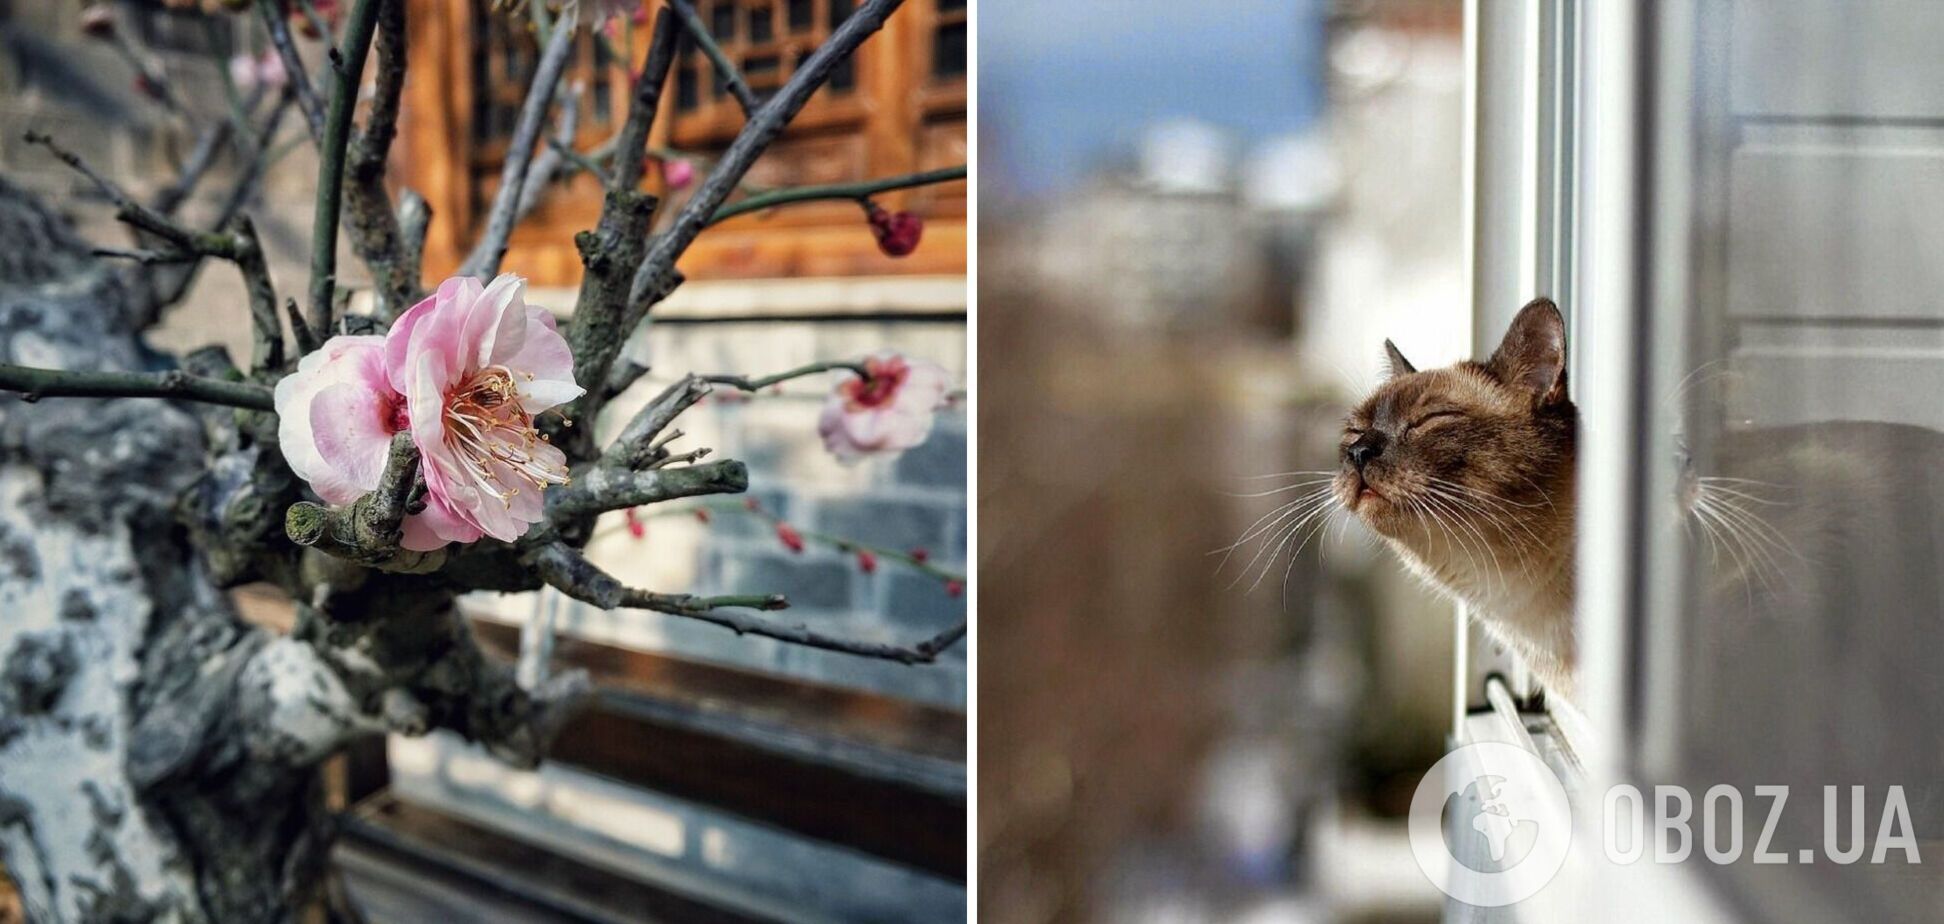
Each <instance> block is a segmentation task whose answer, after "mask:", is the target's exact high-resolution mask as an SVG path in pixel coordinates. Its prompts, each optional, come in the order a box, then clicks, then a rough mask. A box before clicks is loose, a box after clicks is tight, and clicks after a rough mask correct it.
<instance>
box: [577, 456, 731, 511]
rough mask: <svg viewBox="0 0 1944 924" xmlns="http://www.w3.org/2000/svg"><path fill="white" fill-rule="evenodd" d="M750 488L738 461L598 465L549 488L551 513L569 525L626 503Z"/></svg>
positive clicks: (659, 501)
mask: <svg viewBox="0 0 1944 924" xmlns="http://www.w3.org/2000/svg"><path fill="white" fill-rule="evenodd" d="M747 490H749V469H748V468H747V467H746V466H744V465H743V464H742V463H741V462H737V461H735V460H734V459H723V460H722V461H719V462H708V463H704V464H701V465H688V466H683V467H681V468H661V469H655V470H653V471H645V472H637V471H629V470H627V469H623V468H615V467H612V466H606V465H596V466H594V467H593V468H591V469H588V470H587V471H586V472H585V473H583V474H581V475H579V476H578V477H576V478H575V479H574V482H573V484H570V485H563V486H561V487H557V488H553V489H550V490H549V491H548V492H547V516H548V518H549V519H551V520H552V521H553V522H554V523H557V524H558V523H566V522H569V521H572V520H576V519H579V518H581V517H584V516H590V515H593V514H597V513H605V512H607V511H609V510H620V509H622V508H624V507H639V506H641V505H643V504H658V503H661V502H663V501H670V500H674V499H676V498H680V497H700V496H702V495H706V494H741V493H742V492H744V491H747Z"/></svg>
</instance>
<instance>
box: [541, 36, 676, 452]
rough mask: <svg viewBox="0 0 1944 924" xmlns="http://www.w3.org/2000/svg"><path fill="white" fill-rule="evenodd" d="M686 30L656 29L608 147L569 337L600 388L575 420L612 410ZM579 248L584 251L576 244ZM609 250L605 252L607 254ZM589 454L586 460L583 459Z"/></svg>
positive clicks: (572, 410) (581, 404) (579, 365)
mask: <svg viewBox="0 0 1944 924" xmlns="http://www.w3.org/2000/svg"><path fill="white" fill-rule="evenodd" d="M680 37H681V26H679V25H677V24H676V22H675V17H673V16H657V17H655V29H654V34H653V36H652V37H651V38H650V39H649V42H648V51H647V53H646V57H644V58H643V59H642V64H641V69H640V70H639V71H637V72H636V73H635V80H634V94H633V96H632V97H630V99H629V102H628V116H627V118H626V119H624V120H623V121H622V123H621V129H620V131H618V132H616V133H615V134H614V137H613V138H611V139H609V141H610V144H609V145H607V147H608V148H609V150H610V151H611V152H612V155H611V156H610V157H609V159H608V173H607V177H606V183H607V195H606V196H604V197H603V199H602V204H601V217H600V220H599V221H598V222H597V223H596V224H595V231H594V234H593V236H592V238H591V239H587V240H585V241H584V244H585V246H583V247H582V250H581V253H582V262H583V263H584V264H585V265H586V267H587V273H586V274H585V275H584V276H583V278H582V280H581V289H580V295H579V296H578V297H577V298H576V299H575V301H574V323H573V326H572V327H570V328H569V329H568V331H567V343H568V346H569V347H570V348H571V349H572V350H573V353H574V365H575V368H576V370H577V371H578V372H579V374H580V379H581V381H584V382H589V383H592V384H594V385H595V386H597V387H591V388H589V389H588V392H587V394H585V395H582V396H581V397H579V398H577V399H575V401H574V403H573V405H572V406H570V407H569V408H568V413H569V414H571V415H573V416H576V417H580V418H582V419H585V420H594V419H596V418H598V417H599V416H600V412H601V407H602V405H604V404H605V403H606V402H607V398H608V392H607V389H605V388H602V387H598V386H599V385H600V384H601V383H605V382H606V381H607V377H608V372H609V370H610V367H611V366H612V365H613V363H614V358H615V357H616V356H617V355H619V354H620V350H621V344H622V343H623V342H625V341H626V340H627V333H628V332H627V328H626V326H624V322H625V320H626V316H627V311H628V300H629V297H630V295H631V293H632V292H633V289H634V279H633V277H634V273H635V272H636V270H637V268H638V267H639V266H640V264H641V258H642V255H643V254H644V253H645V252H646V244H645V241H644V237H645V235H646V233H647V230H648V228H649V226H650V225H651V224H652V222H653V221H654V207H655V204H656V203H655V200H654V199H653V198H651V197H649V196H646V195H645V194H643V193H642V192H641V191H640V185H641V171H642V168H643V166H644V165H645V164H646V162H647V157H648V130H649V128H650V127H652V126H653V125H654V122H655V114H656V112H657V111H658V110H659V109H660V108H661V94H662V88H663V86H664V85H666V84H667V83H668V71H669V68H670V67H672V66H673V65H674V63H675V52H676V50H677V49H678V47H679V46H680V44H681V42H680ZM576 243H583V240H582V239H578V238H577V239H576ZM603 245H606V246H603ZM575 439H576V444H575V448H577V449H579V450H585V449H586V448H587V440H588V439H589V437H588V436H586V435H584V434H583V435H578V436H576V438H575ZM582 454H584V453H582Z"/></svg>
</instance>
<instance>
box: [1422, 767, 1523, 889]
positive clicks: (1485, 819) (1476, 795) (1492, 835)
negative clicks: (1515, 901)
mask: <svg viewBox="0 0 1944 924" xmlns="http://www.w3.org/2000/svg"><path fill="white" fill-rule="evenodd" d="M1506 789H1507V787H1506V786H1505V778H1504V777H1500V776H1490V775H1487V776H1480V777H1478V778H1476V779H1474V780H1472V782H1471V783H1469V784H1467V785H1466V786H1465V788H1464V789H1463V790H1461V791H1459V792H1454V793H1452V794H1451V795H1449V796H1447V797H1445V801H1444V807H1443V809H1442V811H1441V818H1442V822H1443V824H1442V828H1443V832H1444V840H1445V849H1446V850H1447V851H1449V852H1450V854H1451V857H1452V858H1453V859H1455V860H1457V861H1458V862H1459V863H1461V864H1463V865H1464V866H1465V867H1466V868H1467V869H1471V870H1473V871H1475V872H1480V873H1499V872H1504V871H1506V870H1509V869H1512V868H1513V867H1515V866H1518V865H1519V864H1520V863H1523V862H1525V859H1526V858H1527V857H1528V856H1531V854H1532V848H1533V845H1535V844H1537V843H1538V841H1539V823H1538V822H1537V821H1534V820H1533V819H1531V818H1529V817H1527V816H1526V814H1525V813H1524V812H1522V811H1520V808H1519V800H1518V799H1516V798H1511V797H1510V796H1509V794H1508V793H1507V791H1506Z"/></svg>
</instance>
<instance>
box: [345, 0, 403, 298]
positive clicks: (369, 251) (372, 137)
mask: <svg viewBox="0 0 1944 924" xmlns="http://www.w3.org/2000/svg"><path fill="white" fill-rule="evenodd" d="M373 46H374V47H375V48H376V49H377V52H378V62H377V68H378V72H377V76H376V78H375V79H374V80H373V94H372V98H371V113H370V115H369V116H367V117H366V119H365V127H364V130H363V131H361V132H359V133H358V134H357V137H356V138H354V139H352V141H351V151H350V162H349V164H348V165H347V167H346V169H345V182H344V204H345V217H344V226H345V230H346V231H347V232H348V233H349V234H350V236H351V249H352V250H353V251H355V252H356V253H357V254H358V259H360V260H363V261H364V264H365V266H366V267H368V268H370V270H371V276H372V283H373V287H374V288H375V289H376V290H377V296H378V309H377V311H378V315H379V316H380V317H391V316H394V315H396V314H397V313H398V312H401V311H403V310H404V305H405V303H406V302H408V301H410V299H411V297H412V295H413V294H415V292H416V290H417V288H418V274H417V273H416V272H413V273H412V274H410V275H409V276H407V275H406V274H405V273H403V272H401V271H400V269H401V268H400V267H399V265H398V264H399V260H398V249H399V240H398V214H397V213H396V212H395V211H394V210H393V209H392V201H391V194H390V193H389V192H387V191H386V190H385V160H386V157H387V156H388V155H389V154H390V152H391V145H392V139H393V138H395V137H396V136H397V134H398V111H399V99H400V95H401V93H402V91H403V88H404V86H405V3H404V0H383V3H382V7H381V9H380V10H379V13H378V32H377V38H376V39H375V40H374V41H373Z"/></svg>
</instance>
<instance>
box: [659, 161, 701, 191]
mask: <svg viewBox="0 0 1944 924" xmlns="http://www.w3.org/2000/svg"><path fill="white" fill-rule="evenodd" d="M662 180H663V181H665V182H666V183H668V188H669V189H682V188H684V187H686V186H688V184H690V183H693V182H695V165H694V164H692V163H689V162H688V161H687V160H684V159H682V158H680V157H677V158H672V159H670V160H664V161H662Z"/></svg>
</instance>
